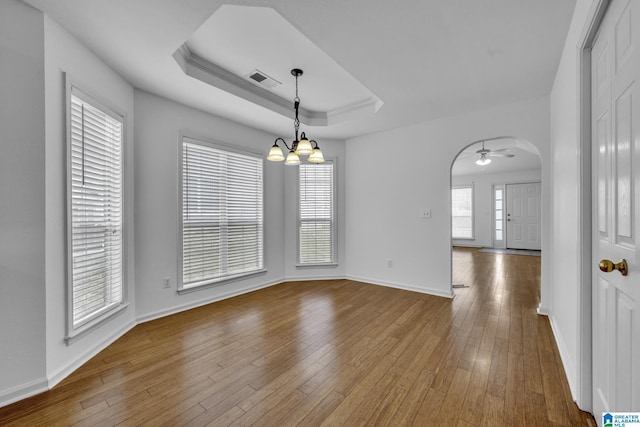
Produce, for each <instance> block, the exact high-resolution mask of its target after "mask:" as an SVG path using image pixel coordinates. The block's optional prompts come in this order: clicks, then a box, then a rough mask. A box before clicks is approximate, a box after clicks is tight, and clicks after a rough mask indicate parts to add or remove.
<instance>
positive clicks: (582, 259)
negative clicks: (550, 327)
mask: <svg viewBox="0 0 640 427" xmlns="http://www.w3.org/2000/svg"><path fill="white" fill-rule="evenodd" d="M609 3H610V0H595V1H594V2H593V4H592V6H591V10H590V11H589V15H588V18H587V22H586V23H585V27H584V29H583V31H582V34H581V36H580V39H579V43H578V58H579V64H578V67H579V72H578V88H579V89H578V97H579V101H578V103H579V108H580V111H579V120H580V124H579V129H578V132H579V138H580V160H579V162H580V165H579V166H580V167H579V174H580V176H579V177H578V182H579V183H580V188H579V189H578V190H579V191H578V205H579V212H580V217H579V218H578V227H579V233H578V239H579V242H578V247H579V248H580V253H579V258H578V280H579V282H578V283H579V284H580V290H579V292H580V295H579V298H580V302H579V305H578V310H579V312H578V319H577V321H578V329H579V334H578V350H579V357H578V366H577V382H578V384H577V387H576V388H577V390H576V393H577V396H576V403H577V404H578V406H579V407H580V408H581V409H583V410H585V411H589V412H591V411H592V410H593V409H592V408H593V398H592V393H593V390H592V389H593V382H592V357H591V356H592V339H591V338H592V328H591V320H592V313H591V306H592V287H591V285H592V277H591V274H592V271H593V268H592V260H591V256H592V255H591V254H592V251H591V242H592V233H593V232H594V227H595V224H593V222H592V217H593V215H594V213H593V206H592V198H591V191H592V181H593V176H592V168H591V157H592V156H591V48H592V46H593V42H594V40H595V37H596V34H597V33H598V30H599V29H600V23H601V22H602V18H603V17H604V14H605V11H606V9H607V7H608V5H609Z"/></svg>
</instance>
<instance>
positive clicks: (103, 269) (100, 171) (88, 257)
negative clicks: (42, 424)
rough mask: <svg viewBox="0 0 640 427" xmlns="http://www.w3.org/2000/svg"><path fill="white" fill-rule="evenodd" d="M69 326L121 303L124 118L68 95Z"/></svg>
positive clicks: (85, 320) (76, 325) (98, 314)
mask: <svg viewBox="0 0 640 427" xmlns="http://www.w3.org/2000/svg"><path fill="white" fill-rule="evenodd" d="M70 112H71V114H70V156H69V158H70V163H69V166H70V169H71V170H70V180H71V183H70V186H69V187H70V193H71V203H70V211H71V212H70V222H71V227H70V229H71V231H70V234H71V236H70V241H71V244H70V251H71V269H72V271H71V279H72V280H71V282H72V284H71V287H72V289H71V293H72V296H71V306H72V316H71V317H72V327H73V328H77V327H79V326H81V325H83V324H85V323H86V322H88V321H90V320H92V319H93V318H95V317H98V316H100V315H101V314H103V313H104V312H107V311H109V310H110V309H111V308H114V307H115V306H117V305H118V304H120V303H121V302H122V299H123V291H122V184H123V181H122V134H123V119H122V117H113V116H112V115H110V114H107V113H106V112H105V111H102V110H101V109H99V108H98V107H95V106H94V105H92V104H91V103H89V102H87V101H85V100H84V99H81V98H80V97H78V96H76V95H74V94H73V91H72V94H71V96H70Z"/></svg>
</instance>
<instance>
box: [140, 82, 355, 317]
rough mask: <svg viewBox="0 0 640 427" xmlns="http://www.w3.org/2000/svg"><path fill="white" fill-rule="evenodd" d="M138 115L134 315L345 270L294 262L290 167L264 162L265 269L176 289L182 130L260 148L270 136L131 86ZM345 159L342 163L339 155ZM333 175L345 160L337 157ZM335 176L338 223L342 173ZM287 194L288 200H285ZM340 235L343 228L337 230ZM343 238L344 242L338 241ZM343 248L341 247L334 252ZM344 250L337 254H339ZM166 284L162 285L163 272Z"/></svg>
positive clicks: (331, 151)
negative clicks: (195, 287)
mask: <svg viewBox="0 0 640 427" xmlns="http://www.w3.org/2000/svg"><path fill="white" fill-rule="evenodd" d="M135 116H136V130H135V134H136V155H135V158H136V161H135V174H136V175H135V181H136V201H135V210H136V213H135V215H136V221H135V222H136V229H135V235H136V284H137V290H136V296H137V306H136V310H137V314H138V318H139V320H142V321H144V320H148V319H151V318H155V317H158V316H161V315H165V314H168V313H173V312H176V311H179V310H182V309H185V308H188V307H193V306H197V305H201V304H204V303H207V302H211V301H215V300H218V299H222V298H225V297H228V296H232V295H236V294H239V293H242V292H247V291H250V290H253V289H258V288H261V287H264V286H269V285H272V284H274V283H279V282H282V281H284V280H285V278H291V279H296V278H312V277H321V278H322V277H344V263H343V262H341V263H340V265H339V267H337V268H330V269H327V268H315V269H301V270H300V271H298V270H296V269H295V259H296V244H297V243H296V212H297V205H296V195H297V193H296V189H295V182H293V181H292V182H287V184H286V185H285V181H284V177H285V174H286V177H287V179H288V180H294V181H295V180H296V178H297V174H296V168H290V167H288V166H285V165H284V164H282V163H272V162H268V161H265V162H264V171H265V180H264V188H265V195H264V203H265V269H266V270H267V272H266V273H265V274H261V275H258V276H252V277H249V278H246V279H242V280H238V281H234V282H228V283H226V284H221V285H219V286H216V287H212V288H208V289H203V290H199V291H195V292H191V293H186V294H182V295H178V294H177V293H176V280H177V275H178V264H177V257H178V228H177V227H178V190H177V189H178V147H179V143H180V137H179V136H180V134H181V133H182V134H184V135H191V136H194V137H200V138H204V139H206V140H212V141H218V142H221V143H223V144H231V145H233V146H236V147H243V148H244V149H246V150H248V151H252V152H255V153H258V154H260V155H264V154H265V153H266V152H267V151H268V149H269V147H270V146H271V145H272V144H273V140H274V139H275V136H273V135H269V134H266V133H264V132H262V131H259V130H256V129H253V128H250V127H247V126H244V125H241V124H238V123H235V122H232V121H229V120H226V119H223V118H220V117H216V116H212V115H210V114H207V113H204V112H202V111H199V110H195V109H193V108H189V107H186V106H184V105H182V104H178V103H176V102H173V101H170V100H167V99H165V98H161V97H158V96H156V95H152V94H150V93H148V92H144V91H139V90H136V91H135ZM321 147H322V149H323V152H324V153H325V156H326V157H327V158H334V157H337V158H338V160H341V158H343V157H344V143H343V142H342V141H328V140H323V141H322V142H321ZM342 163H344V162H342ZM338 165H339V170H338V177H340V176H342V177H343V176H344V173H343V170H344V166H340V165H341V163H340V162H339V163H338ZM339 180H340V181H339V182H338V196H339V198H338V207H339V209H340V212H342V213H341V214H340V215H339V217H338V224H339V226H340V228H341V230H342V229H344V223H345V221H344V213H343V212H344V180H343V178H339ZM285 199H286V200H285ZM338 242H344V232H343V231H340V232H339V233H338ZM342 244H344V243H342ZM339 252H343V251H339ZM342 256H343V255H342ZM164 277H169V278H170V279H171V288H170V289H165V288H164V287H163V278H164Z"/></svg>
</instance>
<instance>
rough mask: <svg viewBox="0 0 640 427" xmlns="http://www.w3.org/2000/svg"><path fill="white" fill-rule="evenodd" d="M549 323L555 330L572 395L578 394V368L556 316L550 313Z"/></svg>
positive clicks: (554, 335)
mask: <svg viewBox="0 0 640 427" xmlns="http://www.w3.org/2000/svg"><path fill="white" fill-rule="evenodd" d="M548 318H549V323H550V324H551V331H552V332H553V337H554V338H555V340H556V344H557V345H558V352H559V353H560V360H562V366H563V367H564V370H565V377H566V378H567V382H568V383H569V389H570V390H571V395H572V396H576V388H577V386H578V385H577V384H576V380H577V378H578V377H577V376H576V368H575V366H573V363H571V358H570V357H569V349H568V348H567V344H566V343H565V341H564V339H563V338H562V334H560V333H559V331H558V327H557V326H556V322H555V318H554V317H553V315H549V316H548Z"/></svg>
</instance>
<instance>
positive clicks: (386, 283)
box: [346, 275, 454, 298]
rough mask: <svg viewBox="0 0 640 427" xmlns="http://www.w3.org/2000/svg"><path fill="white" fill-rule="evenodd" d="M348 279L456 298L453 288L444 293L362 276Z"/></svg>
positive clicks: (348, 277)
mask: <svg viewBox="0 0 640 427" xmlns="http://www.w3.org/2000/svg"><path fill="white" fill-rule="evenodd" d="M346 278H347V279H349V280H355V281H357V282H364V283H370V284H372V285H378V286H386V287H388V288H396V289H402V290H405V291H413V292H420V293H421V294H427V295H434V296H438V297H444V298H453V297H454V294H453V291H451V287H449V291H442V290H439V289H431V288H421V287H417V286H413V285H407V284H405V283H394V282H385V281H379V280H375V279H371V278H369V277H360V276H350V275H348V276H346Z"/></svg>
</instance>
